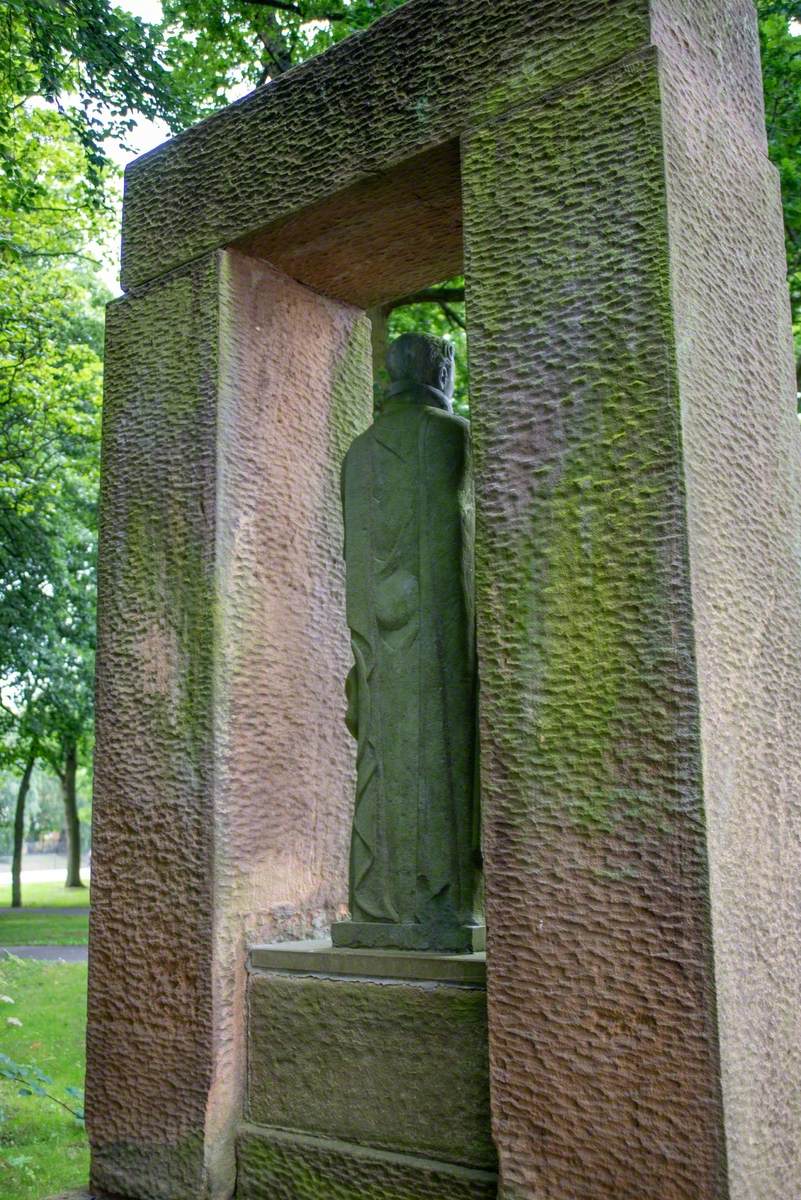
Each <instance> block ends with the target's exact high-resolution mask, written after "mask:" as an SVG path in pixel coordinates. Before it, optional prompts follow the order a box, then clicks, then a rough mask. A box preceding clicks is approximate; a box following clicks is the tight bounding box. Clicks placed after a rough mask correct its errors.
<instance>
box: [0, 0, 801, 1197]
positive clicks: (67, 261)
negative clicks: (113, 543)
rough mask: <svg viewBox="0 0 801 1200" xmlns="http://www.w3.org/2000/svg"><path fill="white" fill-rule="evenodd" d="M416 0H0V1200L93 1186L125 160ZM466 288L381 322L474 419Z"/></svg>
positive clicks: (783, 131) (779, 22)
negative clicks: (102, 534) (107, 571)
mask: <svg viewBox="0 0 801 1200" xmlns="http://www.w3.org/2000/svg"><path fill="white" fill-rule="evenodd" d="M401 2H402V0H285V2H284V0H282V2H270V0H248V2H244V0H240V2H235V3H232V2H228V0H164V3H163V5H162V4H159V3H158V0H128V3H127V4H122V5H119V6H117V5H115V4H112V3H109V0H62V2H60V3H53V2H52V0H3V4H2V6H0V947H3V948H4V950H0V1195H2V1196H3V1197H4V1198H5V1200H29V1198H31V1200H32V1198H34V1197H36V1198H37V1200H39V1198H41V1197H45V1196H47V1195H49V1194H51V1193H56V1192H58V1191H60V1190H64V1189H66V1188H69V1187H77V1186H79V1185H80V1184H82V1183H83V1182H84V1181H85V1179H86V1177H87V1173H88V1148H87V1144H86V1138H85V1135H84V1129H83V1123H82V1110H81V1091H80V1089H81V1084H82V1078H83V1065H84V1047H83V1040H84V1029H85V992H86V942H87V933H88V905H89V898H90V882H91V795H92V755H93V676H94V646H95V642H94V639H95V588H96V554H97V489H98V478H99V470H100V422H101V401H102V380H103V312H104V306H105V304H106V302H107V301H108V300H110V299H111V298H112V297H113V296H114V295H115V294H116V291H117V285H116V258H117V249H118V230H119V225H120V213H121V202H122V169H123V168H124V166H125V164H126V163H127V162H128V161H130V160H131V159H132V158H134V157H136V156H137V155H139V154H142V153H145V152H146V151H147V150H149V149H151V148H152V147H153V146H155V145H157V144H159V143H160V142H161V141H163V140H165V139H166V138H167V137H169V136H171V135H172V134H174V133H177V132H179V131H180V130H181V129H184V128H186V127H188V126H189V125H192V124H194V123H195V122H196V121H198V120H200V119H202V118H203V117H205V116H207V115H209V114H210V113H212V112H215V111H216V110H217V109H219V108H221V107H223V106H224V105H225V104H227V103H230V102H231V101H232V100H235V99H237V98H239V97H240V96H242V95H244V94H246V93H247V92H248V91H250V90H251V89H252V88H253V87H256V86H259V85H262V84H264V83H267V82H269V81H270V80H271V79H274V78H276V77H277V76H278V75H279V74H282V73H284V72H286V71H287V70H290V69H291V68H292V67H293V66H295V65H297V64H298V63H300V62H302V61H304V60H306V59H308V58H310V57H312V56H313V55H315V54H318V53H320V52H321V51H323V50H325V49H326V48H327V47H328V46H330V45H331V44H332V43H334V42H337V41H340V40H341V39H342V38H344V37H347V36H349V35H350V34H352V33H354V32H355V31H357V30H359V29H363V28H366V27H367V26H368V25H370V24H371V23H372V22H373V21H374V20H376V19H377V18H379V17H380V16H382V15H383V14H384V13H386V12H388V11H390V10H391V9H393V8H396V7H398V5H399V4H400V3H401ZM757 8H758V12H759V21H760V35H761V46H762V57H763V73H764V80H765V110H766V120H767V127H768V137H769V146H770V154H771V158H772V160H773V162H774V163H775V165H776V166H777V168H778V169H779V172H780V174H781V179H782V190H783V198H784V211H785V232H786V244H787V256H788V278H789V286H790V296H791V303H792V307H793V318H794V330H795V337H796V358H797V362H798V364H799V379H801V0H797V2H792V0H775V2H774V0H759V3H758V4H757ZM321 136H324V130H321ZM463 297H464V293H463V287H462V281H461V280H459V279H456V280H445V281H442V285H441V286H440V287H437V288H434V289H429V290H428V291H427V292H425V293H420V294H418V295H416V296H410V297H404V298H402V299H401V300H400V301H399V302H398V303H397V304H395V305H393V306H390V307H388V308H387V309H386V310H384V311H383V312H382V313H379V314H373V316H374V318H376V317H377V318H378V319H380V320H383V321H384V322H385V323H386V325H387V327H388V331H389V333H390V334H391V335H396V334H398V333H400V332H402V331H404V330H405V329H411V328H417V329H427V330H430V331H431V332H437V333H439V334H442V335H446V336H449V337H451V338H452V339H453V341H454V344H455V347H456V352H457V364H458V369H459V390H458V393H457V406H458V407H459V409H460V410H461V411H462V412H465V413H467V412H468V395H469V379H468V367H467V353H466V345H465V338H464V306H463ZM800 386H801V385H800ZM141 886H142V887H146V886H147V880H146V878H143V879H142V880H141ZM120 967H121V969H124V961H122V959H121V963H120ZM157 1003H158V1000H157V998H154V1004H157Z"/></svg>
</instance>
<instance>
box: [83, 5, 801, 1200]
mask: <svg viewBox="0 0 801 1200" xmlns="http://www.w3.org/2000/svg"><path fill="white" fill-rule="evenodd" d="M321 129H324V130H325V137H321V136H320V130H321ZM457 138H458V139H459V141H460V147H457V146H456V141H455V139H457ZM460 176H461V186H460ZM462 210H463V211H462ZM370 214H372V217H371V215H370ZM462 236H463V239H464V248H465V254H464V264H465V272H466V278H467V289H468V326H469V337H470V358H471V391H472V396H471V399H472V405H473V421H474V441H475V450H476V491H477V511H478V522H479V524H478V546H477V580H478V597H477V600H478V613H479V642H480V664H481V679H482V699H481V736H482V756H483V760H482V783H483V795H484V805H485V811H484V822H485V841H486V874H487V903H488V935H489V944H488V979H489V1003H490V1057H491V1082H492V1089H493V1114H494V1134H495V1140H496V1143H497V1146H498V1151H499V1155H500V1165H501V1194H502V1196H503V1197H504V1198H505V1200H535V1198H537V1197H540V1196H544V1195H548V1196H549V1197H554V1198H558V1200H600V1198H603V1200H606V1198H609V1200H612V1198H613V1197H614V1200H657V1198H658V1200H674V1198H675V1200H691V1198H692V1200H713V1198H714V1200H724V1198H731V1200H753V1198H754V1196H755V1195H756V1194H757V1193H755V1191H754V1188H755V1187H757V1186H758V1194H759V1197H760V1200H787V1197H789V1196H792V1195H797V1194H798V1195H801V1128H799V1126H800V1125H801V1103H800V1102H799V1101H800V1100H801V1069H800V1068H799V1050H798V1047H799V1045H801V1028H799V1026H801V986H800V984H801V969H799V965H798V955H797V937H798V929H799V920H800V918H801V894H800V893H801V861H799V860H801V828H799V826H800V825H801V820H800V819H799V812H798V806H797V799H796V797H797V796H798V794H799V785H800V784H801V731H799V727H798V722H797V721H795V720H794V719H793V714H794V711H795V706H796V704H797V697H798V695H799V694H801V653H800V652H799V636H798V630H799V628H800V627H801V597H799V589H798V579H799V565H800V564H799V558H800V557H801V545H800V543H801V537H799V532H798V531H799V529H801V478H800V476H801V453H800V451H801V446H800V445H799V442H800V441H801V435H799V430H798V422H797V418H796V416H795V411H794V409H795V400H794V392H795V384H794V371H793V359H792V346H791V337H790V322H789V309H788V302H787V291H786V285H785V280H784V252H783V243H782V222H781V209H780V198H779V194H778V186H777V179H776V175H775V172H774V170H773V168H772V167H771V166H770V165H769V163H768V161H767V157H766V144H765V132H764V116H763V112H762V106H761V86H760V75H759V61H758V42H757V35H756V24H755V15H754V11H753V6H752V4H751V3H750V0H726V2H724V3H722V4H721V3H719V2H718V0H650V3H649V2H648V0H589V2H588V0H566V2H565V0H532V2H531V3H527V4H520V3H519V2H518V0H411V3H409V4H407V5H405V6H403V7H402V8H400V9H398V10H396V11H395V12H394V13H393V14H391V15H390V16H389V17H387V18H385V19H383V20H381V21H379V22H378V23H377V24H376V25H375V26H373V27H372V28H371V29H370V30H369V31H368V32H367V33H365V34H363V35H360V36H358V37H354V38H351V39H349V40H348V41H346V42H344V43H342V44H341V45H339V46H338V47H336V48H335V49H333V50H331V51H329V52H328V53H327V54H325V55H323V56H321V57H320V58H318V59H315V60H314V61H312V62H310V63H309V64H307V65H305V66H304V67H301V68H298V69H297V70H295V71H293V72H291V73H290V74H289V75H287V76H286V77H284V78H282V79H281V80H279V81H278V82H277V83H275V84H273V85H270V86H268V87H266V88H262V89H259V90H258V91H257V92H255V93H253V94H252V95H251V96H248V97H246V98H245V99H244V100H242V101H240V102H238V103H237V104H235V105H232V106H230V107H229V108H228V109H226V110H224V111H223V112H222V113H220V114H218V115H217V116H215V117H214V118H211V119H210V120H208V121H205V122H203V123H202V124H201V125H200V126H198V127H197V128H195V129H193V130H190V131H189V132H187V133H186V134H184V135H182V136H181V137H179V138H176V139H174V140H173V141H172V142H169V143H167V144H166V145H165V146H164V147H161V148H160V149H159V150H157V151H155V152H154V153H152V154H150V155H148V156H146V157H145V158H143V159H141V160H139V161H138V162H137V163H135V164H133V166H132V167H131V168H129V170H128V172H127V180H126V200H125V219H124V233H123V262H124V270H123V286H124V287H125V289H126V291H127V296H126V298H124V299H123V300H121V301H120V302H118V303H117V304H116V305H114V306H112V308H111V310H110V320H109V358H108V392H107V407H106V416H105V428H104V483H103V495H102V535H101V595H100V653H99V675H98V751H97V761H98V772H97V800H96V818H95V835H94V836H95V842H94V846H95V850H94V871H93V873H94V882H93V887H94V893H93V908H94V911H93V915H92V927H91V955H90V1020H89V1068H88V1081H87V1110H88V1117H89V1129H90V1137H91V1140H92V1145H93V1179H94V1182H95V1185H96V1186H98V1187H102V1188H105V1189H106V1190H108V1191H109V1192H113V1193H115V1194H117V1195H119V1196H125V1197H131V1198H132V1200H134V1198H136V1200H145V1198H148V1200H149V1198H151V1197H152V1198H153V1200H156V1198H157V1197H158V1198H161V1197H164V1198H165V1200H166V1198H167V1197H170V1198H172V1200H183V1198H184V1197H186V1198H187V1200H189V1197H192V1200H196V1198H197V1197H199V1196H208V1197H215V1198H216V1197H225V1196H227V1195H229V1194H230V1191H231V1188H232V1186H233V1158H232V1140H233V1130H234V1127H235V1125H236V1122H237V1120H238V1119H239V1116H240V1112H241V1095H242V1070H243V1061H244V1059H243V1056H244V1019H243V1014H242V1011H241V1009H242V995H243V976H244V944H245V942H246V940H247V939H248V938H249V937H251V936H252V935H258V936H267V937H275V936H280V935H286V936H292V937H300V936H303V935H304V934H306V933H308V932H312V931H314V930H315V929H319V930H321V929H322V928H323V927H324V925H325V923H326V921H328V920H330V918H331V916H332V914H333V913H334V912H335V911H336V910H337V909H338V908H341V906H342V904H343V901H344V856H345V847H346V843H347V836H348V815H347V814H348V804H349V799H348V796H349V792H348V789H349V787H350V780H351V761H350V757H349V753H350V752H349V750H348V748H347V744H346V742H345V740H344V737H343V735H342V733H341V729H340V720H341V707H342V705H341V697H340V693H339V690H338V689H339V683H340V681H341V678H342V677H344V673H345V663H346V660H347V645H346V638H345V636H344V622H343V621H342V620H341V567H340V565H339V558H338V555H339V544H338V538H339V535H340V531H339V515H338V503H337V497H336V473H337V470H338V465H339V459H340V458H341V454H342V453H343V451H344V447H345V445H346V443H347V440H348V438H349V437H350V436H352V435H353V433H355V432H356V431H357V429H358V428H360V427H362V426H363V424H364V423H366V421H367V419H368V410H369V362H368V360H369V346H368V332H367V326H366V323H365V321H364V318H363V316H361V315H360V309H362V308H366V307H368V306H369V305H371V304H375V303H380V302H382V301H384V300H387V299H390V298H392V297H394V296H397V295H399V294H402V293H403V292H405V291H407V290H410V289H411V288H413V287H415V286H418V285H424V284H429V283H431V282H434V281H435V280H436V279H437V278H438V277H439V278H444V277H446V276H447V275H448V274H449V273H452V272H453V271H455V270H458V268H459V266H460V265H461V243H462ZM232 246H236V247H237V249H235V250H231V249H228V250H225V248H226V247H232ZM415 250H416V251H417V252H416V253H415ZM223 251H224V252H223ZM265 260H267V261H265ZM290 277H291V278H290ZM321 293H323V294H321ZM308 489H311V494H312V497H313V498H312V499H311V500H310V499H309V497H308ZM266 549H268V550H269V557H266V556H265V550H266ZM312 730H313V731H314V737H315V740H314V742H313V744H312V745H311V746H310V745H309V734H310V731H312ZM265 733H266V735H267V736H266V739H265ZM755 1180H758V1185H757V1184H756V1183H755Z"/></svg>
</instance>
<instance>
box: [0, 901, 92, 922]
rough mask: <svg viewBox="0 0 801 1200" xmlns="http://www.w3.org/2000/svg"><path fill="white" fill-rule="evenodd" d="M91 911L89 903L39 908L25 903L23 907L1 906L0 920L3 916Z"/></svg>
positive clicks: (60, 915) (72, 915)
mask: <svg viewBox="0 0 801 1200" xmlns="http://www.w3.org/2000/svg"><path fill="white" fill-rule="evenodd" d="M88 912H89V905H88V904H84V905H82V906H80V907H75V908H72V907H70V908H59V907H58V905H54V906H53V907H52V908H44V907H43V908H37V907H36V905H35V904H24V905H23V906H22V908H0V920H2V919H3V917H34V916H35V917H82V916H84V914H85V913H88Z"/></svg>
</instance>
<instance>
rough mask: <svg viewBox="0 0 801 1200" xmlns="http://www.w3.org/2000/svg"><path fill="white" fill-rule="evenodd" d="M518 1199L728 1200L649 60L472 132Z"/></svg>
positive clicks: (491, 853) (486, 660) (488, 607)
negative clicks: (724, 1199)
mask: <svg viewBox="0 0 801 1200" xmlns="http://www.w3.org/2000/svg"><path fill="white" fill-rule="evenodd" d="M463 155H464V181H465V194H464V207H465V225H466V253H467V262H466V271H467V278H468V321H469V328H470V354H471V365H472V375H471V394H472V401H473V413H474V423H473V427H474V442H475V455H476V489H477V496H476V500H477V516H478V531H477V564H476V572H477V590H478V595H477V608H478V613H479V652H480V662H481V730H482V778H483V797H484V805H485V821H486V828H485V848H486V862H487V928H488V950H487V960H488V967H489V969H488V986H489V1011H490V1065H491V1076H492V1086H493V1117H494V1131H495V1140H496V1143H497V1145H498V1151H499V1155H500V1161H501V1179H502V1194H503V1196H504V1198H505V1200H518V1198H519V1200H535V1198H539V1197H545V1196H547V1197H548V1198H549V1200H713V1198H714V1200H723V1197H725V1195H726V1167H725V1149H724V1139H723V1120H722V1111H721V1096H720V1086H719V1060H718V1048H717V1031H716V1014H715V993H714V979H713V966H712V939H711V929H710V920H709V896H708V868H707V858H706V839H705V828H704V813H703V800H702V784H701V770H700V745H699V713H698V697H697V688H696V670H695V662H694V647H693V630H692V607H691V599H690V580H689V567H688V557H687V537H686V522H685V495H684V486H683V468H682V458H681V444H680V427H679V416H680V414H679V396H678V389H677V377H676V369H675V359H674V346H673V338H672V314H671V307H670V289H669V259H668V236H667V215H666V201H665V182H664V158H663V151H662V112H661V103H660V91H659V81H658V71H657V60H656V53H655V52H654V51H652V50H649V51H646V52H644V53H643V54H642V55H638V56H636V57H634V58H631V59H629V60H628V61H627V62H626V63H624V64H621V65H618V66H616V67H614V68H612V69H611V70H610V71H609V72H607V73H605V74H602V75H599V76H596V77H595V78H593V79H591V80H586V81H584V82H582V83H580V84H577V85H576V86H575V87H572V88H570V89H566V90H563V91H561V92H559V93H557V94H555V95H554V96H552V97H551V98H550V99H548V100H547V101H545V102H544V103H542V104H541V105H540V106H538V107H536V108H526V109H523V110H516V111H514V112H512V113H510V114H507V115H506V116H505V117H503V118H501V119H499V120H498V121H497V122H496V123H494V124H490V125H488V126H487V127H486V128H484V129H482V130H479V131H476V132H475V133H473V134H471V135H470V136H469V137H467V138H466V139H465V141H464V146H463Z"/></svg>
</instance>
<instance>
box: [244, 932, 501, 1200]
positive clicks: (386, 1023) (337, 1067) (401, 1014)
mask: <svg viewBox="0 0 801 1200" xmlns="http://www.w3.org/2000/svg"><path fill="white" fill-rule="evenodd" d="M485 973H486V966H485V962H484V958H483V955H464V956H455V955H454V956H448V955H437V954H415V953H408V952H407V953H393V952H390V951H375V950H339V949H336V948H332V947H331V945H330V943H319V942H306V943H294V944H288V945H287V944H282V945H278V946H263V947H257V948H256V949H255V950H254V951H253V953H252V958H251V972H250V981H249V987H248V1025H249V1031H248V1058H249V1062H248V1090H247V1104H246V1117H247V1121H246V1124H244V1125H243V1126H242V1128H241V1131H240V1137H239V1171H238V1185H237V1196H238V1197H239V1198H240V1200H284V1198H286V1200H295V1197H297V1196H301V1195H306V1194H307V1191H308V1189H309V1188H311V1187H312V1181H313V1184H314V1188H316V1189H317V1190H312V1191H308V1194H310V1195H311V1194H313V1195H318V1194H319V1195H320V1196H343V1197H350V1196H351V1195H352V1196H353V1197H354V1198H355V1197H357V1196H358V1197H360V1198H372V1197H375V1200H389V1198H392V1200H416V1198H417V1197H419V1196H423V1195H424V1196H426V1197H427V1198H429V1200H462V1198H464V1200H468V1198H469V1200H479V1198H481V1200H485V1198H486V1200H490V1198H491V1197H494V1196H495V1194H496V1190H497V1179H496V1175H495V1166H496V1155H495V1148H494V1146H493V1143H492V1139H491V1136H490V1107H489V1069H488V1060H487V1026H486V991H485ZM304 1187H305V1188H306V1189H307V1191H304V1190H303V1188H304Z"/></svg>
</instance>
